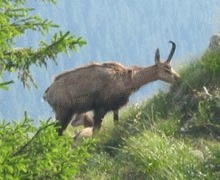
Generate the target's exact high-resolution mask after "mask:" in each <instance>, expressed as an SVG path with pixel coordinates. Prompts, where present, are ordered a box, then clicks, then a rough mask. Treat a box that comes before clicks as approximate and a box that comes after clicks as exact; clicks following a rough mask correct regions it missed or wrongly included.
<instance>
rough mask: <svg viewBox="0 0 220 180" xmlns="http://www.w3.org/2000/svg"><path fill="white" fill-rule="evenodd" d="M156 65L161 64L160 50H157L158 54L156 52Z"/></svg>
mask: <svg viewBox="0 0 220 180" xmlns="http://www.w3.org/2000/svg"><path fill="white" fill-rule="evenodd" d="M154 60H155V64H159V63H160V50H159V48H157V50H156V52H155V59H154Z"/></svg>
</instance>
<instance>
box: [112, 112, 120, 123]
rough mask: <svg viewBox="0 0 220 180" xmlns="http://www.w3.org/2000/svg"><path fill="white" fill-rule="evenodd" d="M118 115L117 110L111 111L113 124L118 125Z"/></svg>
mask: <svg viewBox="0 0 220 180" xmlns="http://www.w3.org/2000/svg"><path fill="white" fill-rule="evenodd" d="M118 113H119V110H118V109H117V110H114V111H113V119H114V123H118V119H119V115H118Z"/></svg>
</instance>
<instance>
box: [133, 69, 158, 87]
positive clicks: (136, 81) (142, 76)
mask: <svg viewBox="0 0 220 180" xmlns="http://www.w3.org/2000/svg"><path fill="white" fill-rule="evenodd" d="M156 80H158V76H157V67H156V65H153V66H149V67H146V68H143V67H136V68H134V69H133V77H132V89H133V90H134V91H135V90H137V89H139V88H140V87H141V86H143V85H145V84H147V83H149V82H152V81H156Z"/></svg>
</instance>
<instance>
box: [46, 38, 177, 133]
mask: <svg viewBox="0 0 220 180" xmlns="http://www.w3.org/2000/svg"><path fill="white" fill-rule="evenodd" d="M169 42H170V43H171V44H172V48H171V51H170V54H169V56H168V58H167V60H166V61H165V62H161V61H160V53H159V49H158V48H157V50H156V53H155V64H154V65H152V66H149V67H138V66H133V67H130V68H128V67H125V66H123V65H121V64H119V63H114V62H110V63H103V64H98V63H92V64H90V65H86V66H83V67H80V68H76V69H73V70H70V71H67V72H64V73H62V74H60V75H58V76H57V77H56V78H55V80H54V82H53V83H52V84H51V85H50V87H49V88H47V90H46V91H45V94H44V99H45V100H46V101H47V102H48V103H49V104H50V106H51V107H52V108H53V110H54V111H55V113H56V119H57V120H59V121H58V125H59V126H60V128H58V134H59V135H62V133H63V131H64V130H65V129H66V127H67V125H68V124H69V122H70V121H71V119H72V116H73V115H74V114H80V113H84V112H87V111H91V110H92V111H94V118H93V122H94V129H96V130H98V129H100V127H101V123H102V119H103V117H104V116H105V114H106V113H107V112H109V111H114V112H116V114H115V115H114V116H115V117H116V118H118V114H117V113H118V110H119V109H120V108H121V107H122V106H124V105H125V104H126V103H127V102H128V100H129V96H130V95H131V94H132V93H133V92H135V91H137V90H138V89H139V88H140V87H142V86H143V85H145V84H147V83H149V82H152V81H156V80H162V81H165V82H168V83H172V82H174V81H175V80H177V79H178V78H179V75H178V74H177V73H176V72H175V71H174V69H173V68H172V67H171V65H170V61H171V59H172V57H173V54H174V52H175V48H176V44H175V43H174V42H172V41H169Z"/></svg>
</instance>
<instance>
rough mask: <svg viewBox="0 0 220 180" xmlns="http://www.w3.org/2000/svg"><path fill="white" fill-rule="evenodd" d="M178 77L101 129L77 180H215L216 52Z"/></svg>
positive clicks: (219, 128)
mask: <svg viewBox="0 0 220 180" xmlns="http://www.w3.org/2000/svg"><path fill="white" fill-rule="evenodd" d="M180 73H181V77H182V78H181V81H179V82H177V83H176V84H174V85H172V87H171V88H170V91H169V92H168V93H163V92H161V93H159V94H157V95H156V96H154V97H153V98H152V99H150V100H148V101H147V102H144V103H143V104H142V105H140V106H134V107H130V108H129V109H128V110H126V111H124V112H123V113H122V116H121V119H120V123H119V124H118V125H117V127H114V128H113V125H112V124H111V125H109V124H107V125H105V127H104V128H103V130H102V131H101V132H100V133H99V134H98V135H97V137H96V138H97V140H98V143H97V148H96V150H95V151H94V152H93V157H92V158H90V159H88V161H87V164H85V165H83V166H82V167H81V173H80V174H79V175H78V178H79V179H135V178H136V179H220V170H219V169H220V165H219V164H220V144H219V138H220V91H219V88H220V51H218V52H217V51H216V52H211V51H207V52H205V53H204V54H203V55H202V56H201V57H200V58H198V59H195V60H193V62H191V63H190V64H188V65H186V67H184V68H183V69H182V72H180ZM109 126H110V127H109Z"/></svg>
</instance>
